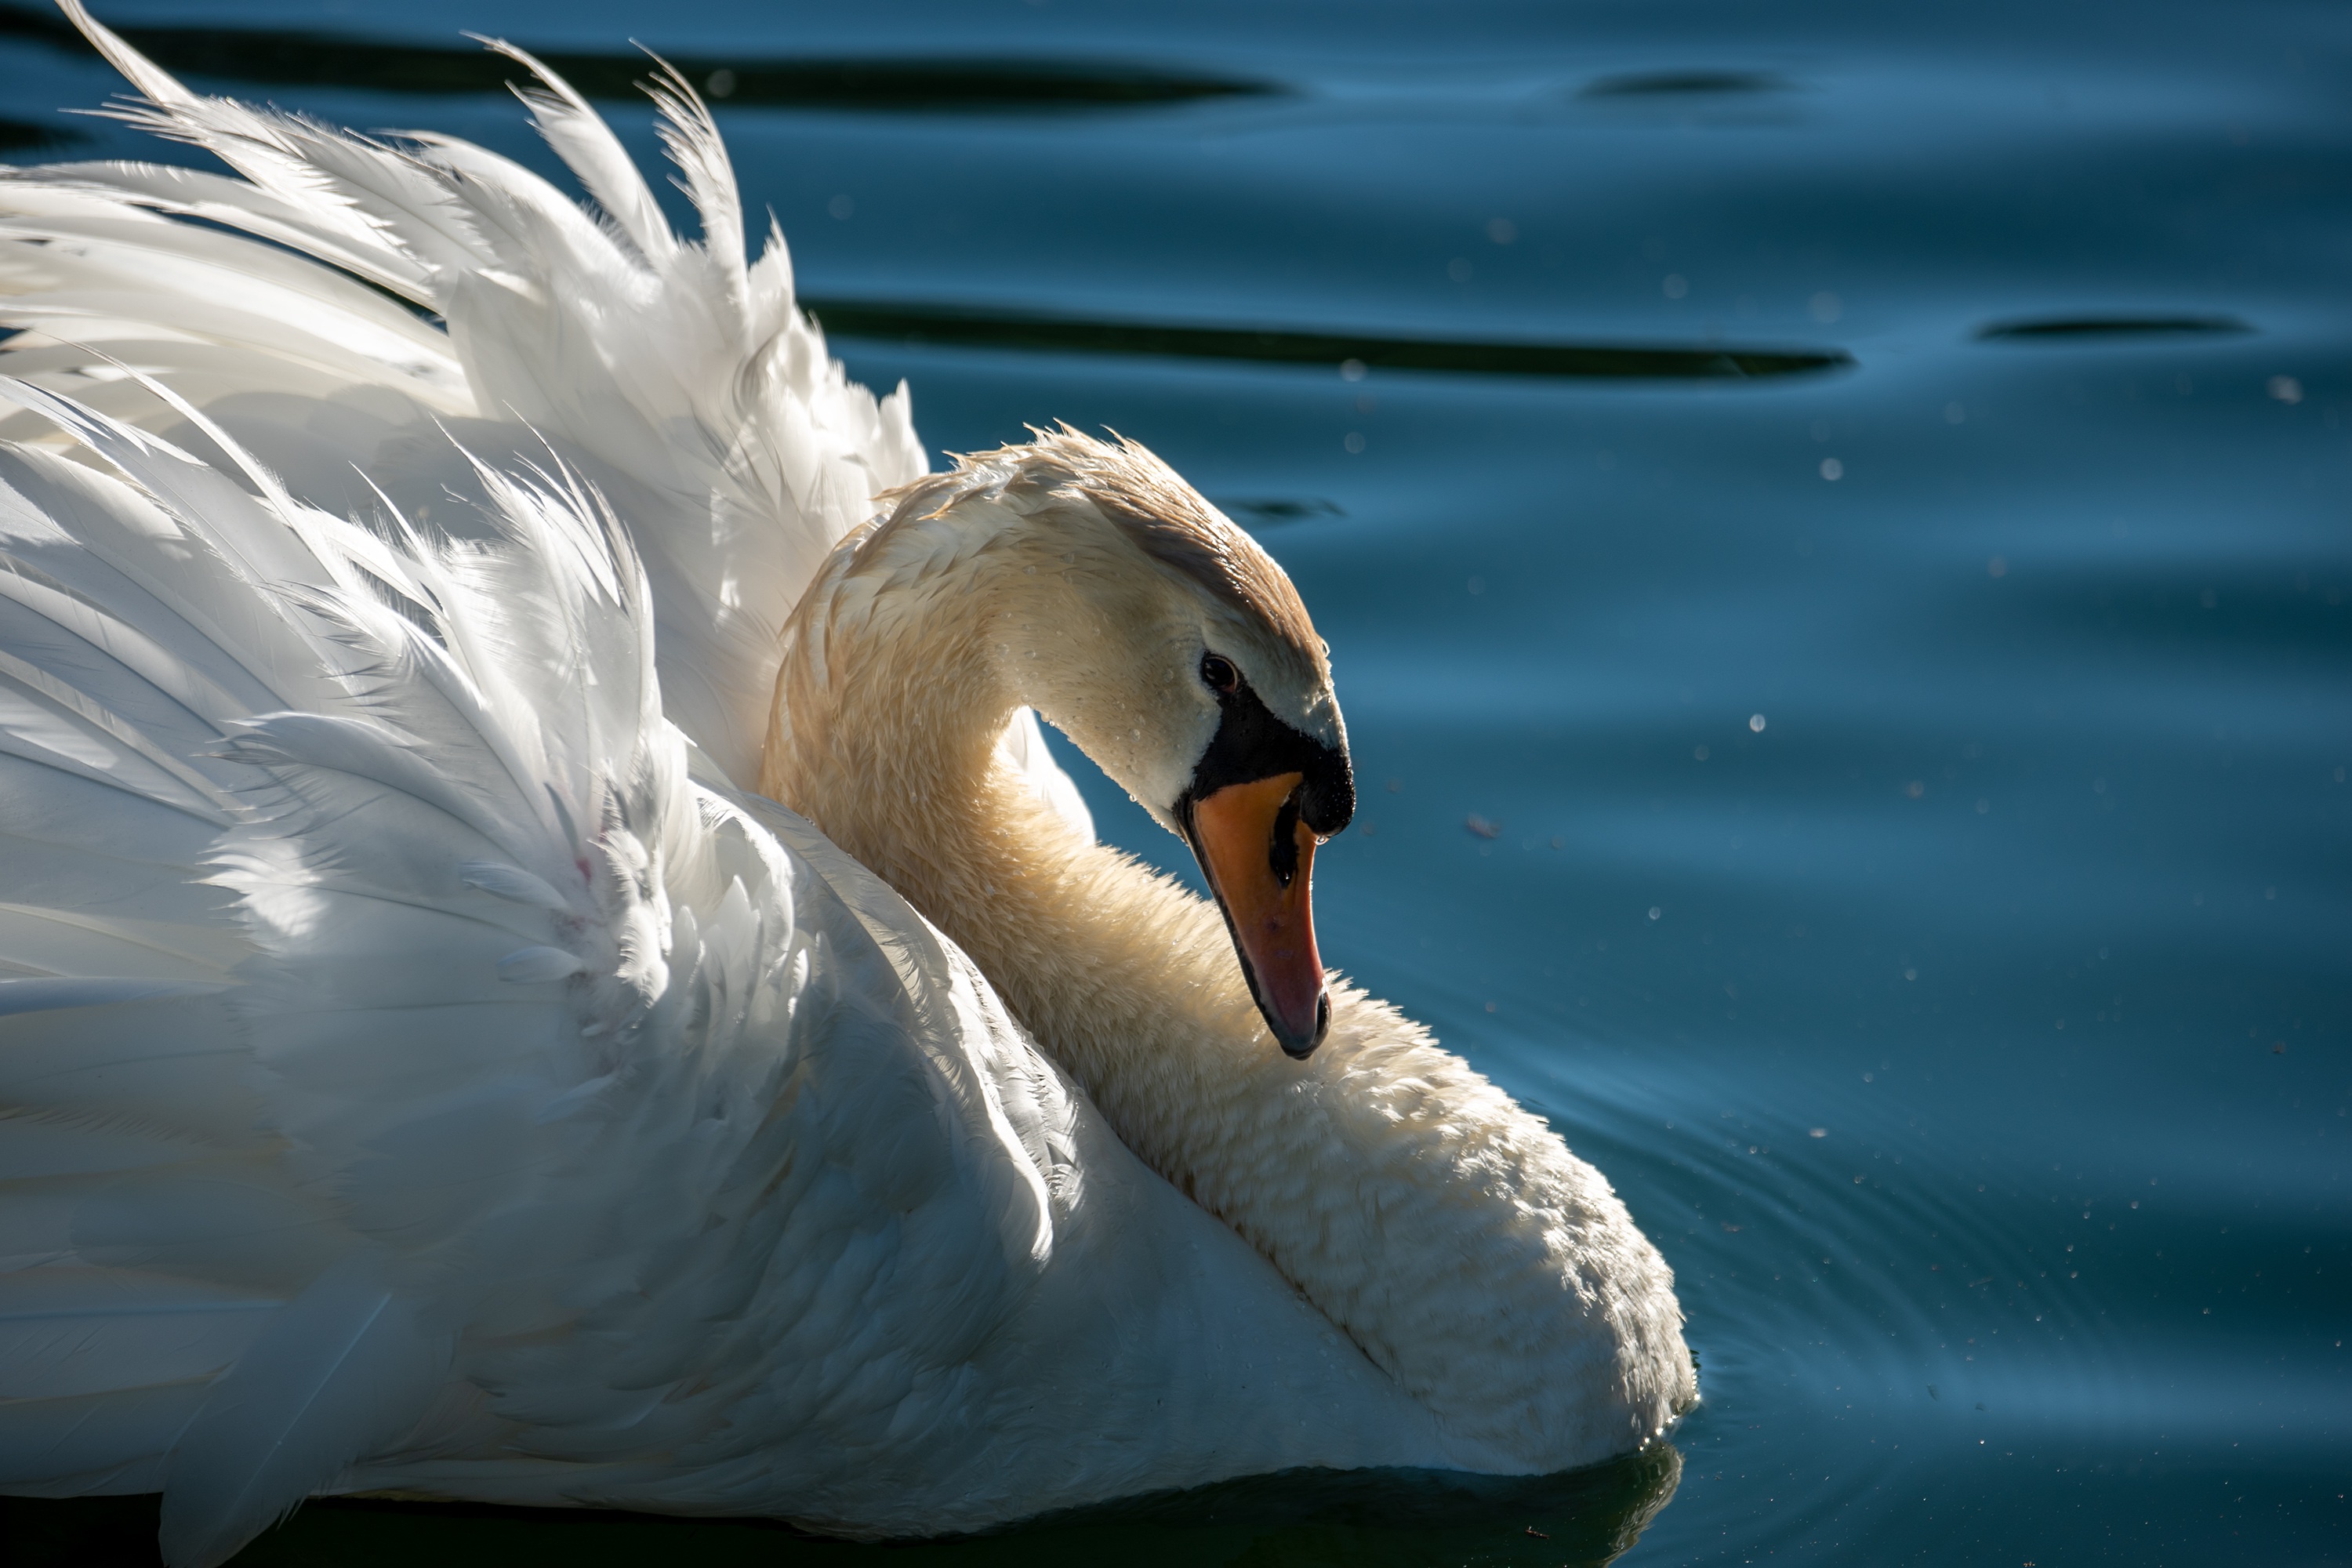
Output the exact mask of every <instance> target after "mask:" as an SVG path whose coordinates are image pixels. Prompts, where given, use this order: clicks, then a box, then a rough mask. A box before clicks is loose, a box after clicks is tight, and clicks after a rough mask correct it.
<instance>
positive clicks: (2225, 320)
mask: <svg viewBox="0 0 2352 1568" xmlns="http://www.w3.org/2000/svg"><path fill="white" fill-rule="evenodd" d="M2253 330H2254V329H2253V328H2252V327H2251V326H2248V325H2247V324H2246V323H2245V322H2243V321H2240V320H2238V318H2237V317H2235V316H2193V315H2179V316H2057V317H2051V318H2047V319H2043V320H2039V321H1996V322H1994V323H1992V324H1991V325H1990V326H1986V327H1979V328H1978V329H1977V340H1978V342H2043V341H2056V340H2070V339H2079V338H2178V337H2195V336H2208V337H2212V336H2222V337H2226V336H2231V335H2235V334H2239V333H2244V332H2251V331H2253Z"/></svg>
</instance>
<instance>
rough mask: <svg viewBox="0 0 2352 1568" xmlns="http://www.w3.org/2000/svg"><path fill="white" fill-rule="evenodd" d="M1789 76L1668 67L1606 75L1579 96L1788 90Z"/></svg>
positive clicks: (1671, 95)
mask: <svg viewBox="0 0 2352 1568" xmlns="http://www.w3.org/2000/svg"><path fill="white" fill-rule="evenodd" d="M1789 87H1790V83H1789V81H1788V80H1787V79H1785V78H1782V77H1779V76H1775V75H1773V74H1772V73H1771V72H1769V71H1743V70H1669V71H1637V72H1631V73H1628V74H1625V75H1622V76H1604V77H1601V78H1600V79H1597V80H1595V81H1593V82H1592V83H1591V84H1590V85H1589V86H1587V87H1586V88H1585V89H1584V90H1583V91H1582V92H1580V93H1579V94H1578V95H1577V96H1578V97H1580V98H1691V97H1697V96H1700V95H1711V96H1717V97H1720V96H1724V95H1730V94H1741V93H1759V92H1785V91H1787V90H1788V89H1789Z"/></svg>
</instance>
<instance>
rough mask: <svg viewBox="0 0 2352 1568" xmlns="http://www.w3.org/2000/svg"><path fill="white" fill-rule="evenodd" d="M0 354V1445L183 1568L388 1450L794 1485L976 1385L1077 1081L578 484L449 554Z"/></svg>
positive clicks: (37, 1476) (527, 1466) (527, 487)
mask: <svg viewBox="0 0 2352 1568" xmlns="http://www.w3.org/2000/svg"><path fill="white" fill-rule="evenodd" d="M8 390H9V391H10V393H11V395H14V396H16V397H17V398H18V399H19V400H20V401H21V402H22V403H23V404H25V405H27V406H28V407H29V408H30V409H32V410H35V411H37V412H38V413H39V414H40V415H42V416H44V417H46V418H47V419H50V420H52V421H53V422H55V424H56V426H58V428H59V429H60V430H61V431H62V432H63V433H64V434H65V435H66V436H67V437H69V438H70V439H71V440H73V441H74V442H75V443H76V444H77V447H78V448H79V452H80V453H81V454H82V460H79V461H75V460H68V458H65V457H62V456H59V455H57V454H55V453H52V452H48V451H46V450H41V449H36V448H27V447H9V446H5V445H0V764H5V766H6V767H7V768H8V769H10V770H12V771H11V773H10V778H9V782H10V784H11V787H10V789H9V790H8V791H7V792H6V794H5V797H0V832H5V833H6V834H7V835H8V836H9V837H8V838H7V840H6V841H5V843H6V853H7V854H8V855H9V856H10V859H11V864H12V866H14V865H17V864H23V865H26V866H37V867H38V868H40V870H39V874H38V875H37V876H36V877H31V878H28V879H26V880H25V881H24V882H22V883H21V884H19V885H15V886H12V889H11V892H12V895H13V901H12V902H11V903H10V904H8V905H6V906H5V907H0V975H5V978H0V1103H5V1107H7V1108H8V1109H5V1110H0V1486H5V1487H7V1488H9V1489H16V1490H31V1491H46V1492H55V1493H70V1492H76V1491H90V1490H110V1489H135V1488H148V1489H152V1488H155V1487H157V1486H161V1487H162V1488H163V1489H164V1490H165V1493H166V1501H165V1510H164V1517H165V1544H166V1547H167V1551H168V1552H169V1555H170V1557H171V1559H172V1561H173V1562H174V1563H198V1564H204V1563H215V1562H219V1561H222V1560H224V1559H225V1558H226V1556H227V1555H229V1554H230V1553H232V1552H234V1551H235V1550H236V1548H237V1546H238V1545H240V1544H241V1543H242V1542H243V1541H244V1540H245V1539H247V1537H248V1536H249V1535H250V1533H251V1532H252V1531H255V1530H257V1529H258V1528H260V1527H262V1526H263V1525H266V1524H267V1523H268V1521H269V1520H270V1519H272V1518H274V1517H276V1516H277V1515H278V1513H280V1512H282V1511H283V1510H285V1509H287V1508H289V1507H290V1506H292V1505H293V1504H295V1503H296V1502H298V1501H299V1500H300V1498H301V1497H302V1496H304V1495H307V1494H308V1493H310V1492H311V1491H313V1490H319V1489H332V1488H334V1487H336V1486H338V1485H344V1484H351V1483H350V1478H352V1477H356V1476H360V1475H363V1474H375V1473H383V1472H385V1471H390V1472H394V1473H396V1474H398V1475H400V1476H402V1477H404V1478H405V1479H404V1481H403V1482H402V1483H400V1484H408V1485H431V1484H434V1479H435V1478H436V1476H437V1477H442V1478H445V1479H446V1484H448V1485H450V1486H451V1487H452V1488H453V1489H461V1490H466V1491H467V1492H469V1493H471V1494H473V1495H481V1494H482V1493H483V1491H484V1490H485V1489H490V1490H492V1491H495V1490H496V1486H495V1484H494V1482H495V1479H496V1478H497V1477H499V1476H505V1477H508V1478H509V1479H513V1478H518V1477H520V1478H528V1484H527V1485H525V1484H521V1483H518V1484H519V1485H520V1489H521V1490H522V1491H523V1492H524V1493H526V1494H527V1495H530V1496H534V1497H540V1498H545V1497H549V1496H551V1495H553V1496H568V1497H593V1496H610V1497H615V1498H620V1497H625V1496H629V1495H644V1493H645V1491H646V1489H652V1492H653V1494H654V1495H657V1496H660V1497H662V1498H664V1499H665V1500H673V1501H674V1500H676V1499H677V1498H678V1497H681V1496H683V1497H688V1498H690V1497H692V1496H694V1495H696V1493H697V1489H700V1488H707V1489H709V1495H711V1496H713V1497H714V1498H724V1497H734V1496H740V1495H742V1491H743V1489H744V1488H745V1487H747V1486H751V1485H752V1482H751V1481H747V1480H746V1479H745V1477H746V1475H755V1476H756V1479H757V1486H756V1488H755V1490H756V1492H757V1495H759V1496H761V1497H765V1498H781V1497H788V1496H792V1495H794V1494H793V1492H792V1491H791V1490H790V1488H791V1487H793V1486H798V1487H801V1488H802V1489H804V1490H805V1491H806V1492H807V1493H808V1495H811V1496H815V1497H821V1496H822V1494H823V1491H824V1487H825V1486H826V1485H828V1484H837V1482H838V1479H839V1478H840V1477H842V1476H844V1475H846V1474H854V1473H855V1471H856V1466H857V1464H858V1462H859V1456H860V1455H862V1454H866V1455H870V1454H875V1453H879V1452H883V1451H885V1450H890V1451H898V1450H901V1449H903V1447H904V1446H905V1445H906V1443H907V1442H908V1436H909V1434H910V1433H915V1434H919V1433H920V1432H921V1431H922V1430H923V1429H924V1426H925V1424H926V1423H930V1422H938V1421H941V1420H952V1419H957V1418H960V1417H961V1415H963V1414H964V1412H963V1407H962V1405H961V1403H960V1401H959V1400H958V1399H957V1398H956V1397H955V1395H956V1391H957V1388H958V1387H959V1384H958V1379H959V1378H960V1377H968V1375H969V1373H968V1370H967V1371H966V1372H962V1373H960V1372H959V1370H958V1369H959V1368H966V1367H967V1365H968V1363H970V1362H971V1358H972V1357H973V1355H974V1353H975V1351H976V1349H977V1347H979V1346H981V1345H982V1344H983V1343H984V1342H987V1341H988V1340H989V1338H990V1336H991V1335H992V1334H993V1333H994V1332H996V1331H997V1329H998V1327H999V1325H1001V1324H1002V1323H1003V1321H1005V1319H1006V1317H1007V1314H1009V1313H1012V1312H1013V1311H1014V1310H1015V1309H1016V1308H1017V1307H1018V1305H1019V1303H1020V1302H1021V1301H1022V1300H1024V1299H1025V1294H1026V1292H1028V1291H1029V1290H1030V1289H1032V1288H1033V1287H1034V1282H1035V1280H1036V1279H1038V1278H1039V1277H1040V1275H1041V1274H1042V1272H1043V1271H1044V1270H1045V1268H1046V1265H1047V1262H1048V1260H1049V1259H1050V1258H1051V1256H1052V1253H1053V1247H1054V1234H1055V1233H1054V1222H1053V1218H1052V1209H1051V1202H1050V1193H1049V1182H1050V1180H1051V1179H1052V1173H1053V1171H1054V1170H1055V1168H1056V1163H1057V1161H1058V1162H1062V1163H1066V1159H1067V1153H1066V1147H1065V1146H1063V1145H1057V1144H1056V1143H1055V1136H1056V1135H1055V1131H1054V1129H1055V1128H1056V1127H1066V1124H1067V1123H1068V1121H1069V1119H1070V1118H1071V1116H1072V1115H1074V1114H1075V1109H1074V1106H1073V1103H1072V1102H1071V1100H1069V1098H1068V1096H1067V1094H1066V1091H1065V1090H1064V1089H1062V1087H1061V1085H1060V1084H1059V1081H1058V1080H1057V1079H1055V1077H1054V1076H1053V1074H1052V1073H1051V1072H1050V1070H1048V1069H1046V1068H1045V1067H1044V1066H1043V1064H1042V1063H1041V1062H1039V1061H1038V1060H1037V1058H1035V1057H1034V1053H1033V1052H1031V1051H1030V1049H1029V1048H1028V1047H1027V1046H1026V1044H1025V1042H1024V1041H1023V1040H1022V1039H1021V1037H1020V1036H1019V1033H1018V1031H1017V1029H1015V1028H1014V1026H1013V1025H1012V1023H1011V1022H1010V1020H1009V1019H1007V1018H1006V1017H1005V1016H1003V1011H1002V1009H1001V1007H999V1006H998V1005H997V1004H996V1003H995V1002H994V1000H993V998H992V996H991V995H990V994H988V993H987V992H986V989H985V987H984V985H983V984H982V983H981V982H980V980H979V978H978V976H977V975H976V974H975V973H972V972H971V967H970V964H969V963H968V962H967V961H965V960H963V959H962V958H961V955H960V954H956V953H954V952H953V951H952V950H951V949H950V948H948V947H947V946H946V944H945V943H944V942H941V941H940V939H939V938H938V937H937V935H936V934H935V933H933V932H931V931H929V928H928V927H926V926H924V925H923V924H922V922H921V921H919V919H917V918H916V917H914V916H913V915H912V913H911V911H909V910H907V909H906V908H905V906H904V905H903V903H899V902H898V901H897V900H895V899H894V898H893V897H892V896H891V895H889V894H888V893H887V890H886V889H881V888H880V886H879V885H878V884H877V883H875V882H873V880H872V879H870V878H868V877H865V876H864V875H863V873H861V872H859V871H858V870H857V868H855V867H854V866H852V865H850V864H848V863H847V862H846V861H845V860H842V859H840V858H838V857H837V856H832V855H830V852H829V851H827V850H826V849H825V848H824V846H823V842H822V840H820V839H817V838H816V837H815V836H814V834H813V833H809V832H808V831H807V829H806V828H805V826H803V825H797V824H796V822H795V820H794V819H792V818H791V817H790V816H789V815H788V814H783V813H781V812H780V811H778V810H777V809H776V808H774V807H772V806H767V805H761V806H759V807H758V810H759V812H760V813H761V814H762V816H758V817H755V816H753V815H751V812H750V811H749V810H748V809H747V803H744V802H742V801H740V799H738V798H736V797H735V796H734V795H733V794H732V792H731V790H730V788H729V787H728V786H727V785H726V784H725V782H724V780H723V778H722V777H721V776H720V775H719V771H718V769H717V768H716V766H715V764H709V763H705V762H703V761H702V760H700V754H699V753H698V752H694V751H693V750H692V749H691V748H690V747H689V745H688V742H686V741H685V739H684V738H683V737H682V736H681V735H680V734H679V733H678V731H677V730H675V729H674V728H673V727H671V726H670V725H669V724H668V723H667V721H665V720H664V718H663V716H662V710H661V696H660V686H659V681H658V679H657V676H656V670H655V668H654V664H653V659H652V655H651V644H650V637H649V636H648V625H649V623H650V621H651V619H652V610H651V608H650V604H651V592H650V589H649V587H648V585H647V584H646V578H645V575H644V574H643V573H642V572H641V571H640V569H639V568H638V566H637V564H636V562H635V556H634V555H633V553H632V552H630V550H629V549H628V547H627V544H626V542H625V537H624V535H623V533H622V531H621V529H620V527H619V525H618V524H617V522H616V521H614V519H613V518H612V517H611V515H610V514H609V513H608V512H606V511H604V510H602V508H601V503H600V501H599V500H598V498H597V497H596V496H595V495H594V494H593V492H591V491H590V490H588V489H585V488H584V487H583V486H582V485H581V484H580V483H579V482H578V481H577V479H575V478H574V477H573V476H572V475H571V474H569V473H568V472H566V471H564V470H562V469H560V468H553V467H550V468H548V469H547V470H545V471H544V472H542V473H541V474H540V475H539V476H537V477H536V478H533V479H528V480H525V479H517V478H515V477H513V476H510V475H507V474H504V473H501V472H499V471H497V470H495V469H489V468H484V469H482V470H481V471H480V472H478V475H477V478H478V482H479V483H480V484H481V486H482V488H483V494H484V496H485V498H486V500H487V502H488V505H489V506H490V507H491V509H492V516H493V518H494V520H495V521H496V523H497V530H498V536H497V538H496V539H495V540H493V541H491V542H457V543H450V544H446V545H444V546H441V547H437V548H430V549H428V548H426V547H425V545H424V544H423V543H422V542H420V541H419V539H418V538H417V537H416V535H415V533H414V532H413V531H406V530H405V528H404V525H403V524H402V523H401V522H400V521H399V520H397V519H396V518H395V519H390V520H388V521H387V525H386V529H387V531H385V532H383V533H381V534H378V533H371V532H369V531H365V530H362V529H361V528H358V527H356V526H354V525H352V524H349V523H345V522H341V521H337V520H335V519H333V518H331V517H328V516H326V515H324V514H321V513H319V512H316V511H314V510H308V509H306V508H304V507H303V506H302V505H301V503H300V502H299V501H298V500H293V499H292V498H290V497H288V496H286V495H284V494H283V493H282V492H278V491H276V490H275V489H274V488H273V487H271V486H269V485H268V483H267V482H266V481H267V476H266V474H261V475H257V470H255V469H254V468H252V467H251V466H250V465H249V464H247V463H246V460H245V456H244V454H243V453H242V452H241V451H237V450H236V443H235V441H234V438H233V437H231V436H229V435H228V434H227V433H226V431H223V430H221V429H219V428H217V427H215V428H214V429H213V430H212V431H211V433H210V434H209V435H208V436H207V437H206V438H207V439H208V440H210V441H211V442H212V443H213V444H214V445H215V446H216V447H220V448H222V449H223V450H224V452H225V453H226V454H227V456H226V458H225V459H224V461H225V462H227V463H230V464H233V465H238V466H236V467H234V468H232V473H233V474H235V475H236V479H243V480H244V481H245V483H242V484H240V483H238V482H236V479H232V477H231V475H230V474H224V473H223V472H222V471H221V470H220V468H216V467H215V466H214V465H211V464H207V463H205V462H202V461H199V460H198V459H197V458H194V457H192V456H190V455H189V454H188V453H186V452H184V451H183V450H180V449H179V448H177V447H173V446H171V445H169V444H167V443H165V442H163V441H162V440H161V439H159V438H157V437H152V436H149V435H145V434H142V432H140V431H139V430H137V429H135V428H133V427H131V426H128V425H125V424H123V423H122V422H121V421H119V420H115V419H112V418H110V417H109V416H105V415H103V414H101V413H100V412H98V411H95V410H93V409H91V408H89V407H88V406H86V405H79V404H76V403H73V402H71V401H69V400H66V399H62V398H58V397H57V396H55V395H50V394H47V393H43V392H40V391H38V390H37V389H32V388H26V387H22V386H16V387H13V388H9V389H8ZM192 413H193V411H192ZM198 417H201V416H198ZM100 468H104V469H106V470H110V471H109V472H102V471H100ZM257 491H258V493H257ZM696 770H700V772H699V775H698V776H699V780H700V782H698V776H697V773H696ZM771 826H782V828H784V830H785V831H786V832H787V834H788V835H789V834H793V833H797V834H799V835H801V836H803V837H800V838H799V839H798V840H797V841H787V840H785V839H780V838H779V837H777V836H776V834H775V833H774V832H772V831H771ZM1064 1145H1066V1138H1065V1139H1064ZM1057 1149H1058V1150H1059V1151H1060V1152H1057ZM97 1346H102V1347H104V1349H105V1352H106V1353H105V1354H103V1355H96V1354H86V1353H83V1351H84V1348H85V1347H97ZM10 1396H13V1397H14V1402H13V1403H12V1402H11V1400H10ZM486 1477H488V1478H490V1479H487V1480H486V1479H485V1478H486ZM829 1478H830V1479H829ZM633 1488H634V1489H637V1491H636V1492H635V1493H632V1490H631V1489H633Z"/></svg>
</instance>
